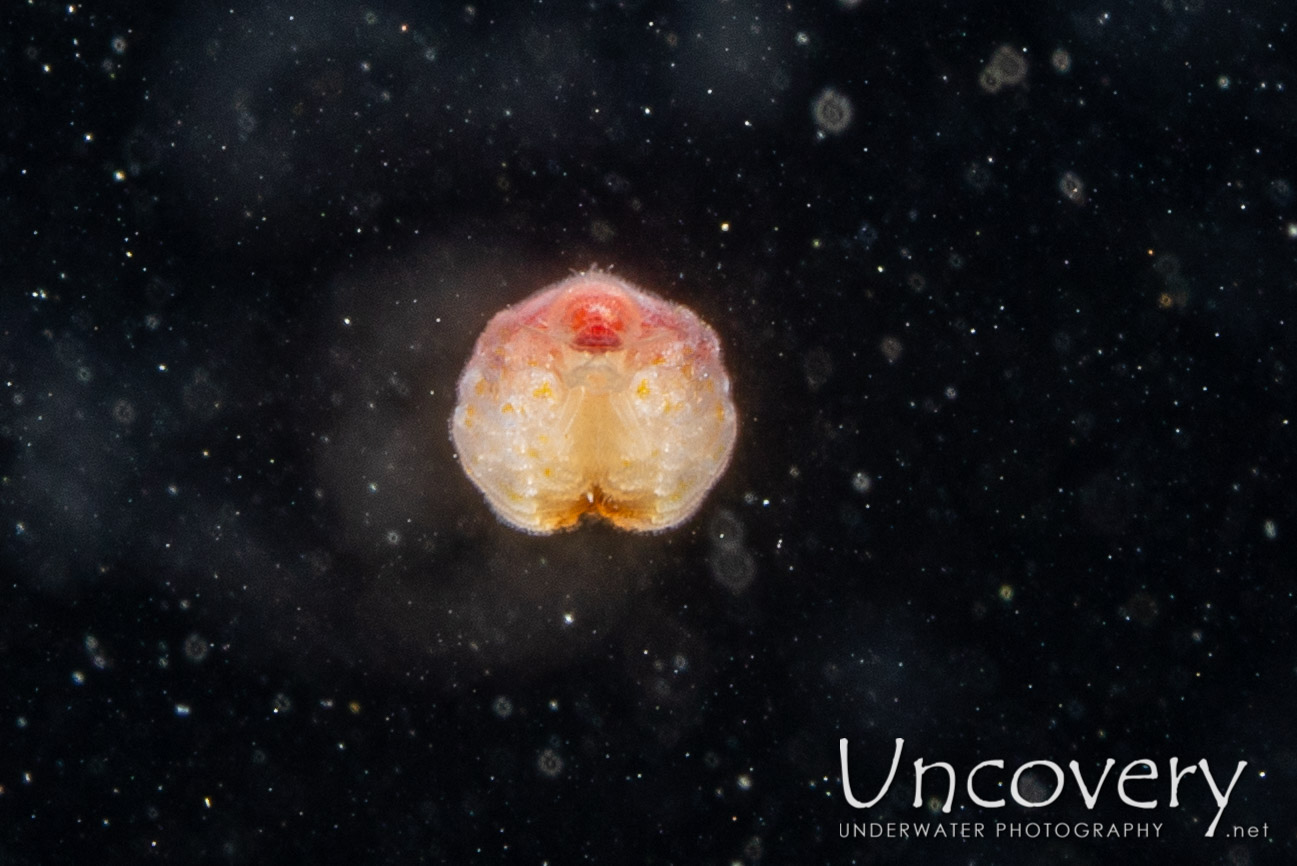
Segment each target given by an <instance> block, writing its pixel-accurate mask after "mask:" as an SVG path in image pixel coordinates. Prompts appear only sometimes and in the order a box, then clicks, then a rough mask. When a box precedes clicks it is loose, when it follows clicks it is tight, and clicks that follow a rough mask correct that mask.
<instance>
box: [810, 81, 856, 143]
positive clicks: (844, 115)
mask: <svg viewBox="0 0 1297 866" xmlns="http://www.w3.org/2000/svg"><path fill="white" fill-rule="evenodd" d="M854 114H855V110H854V108H853V107H852V105H851V100H850V99H848V98H847V97H846V96H845V95H843V94H842V93H840V92H838V91H837V90H834V89H833V88H832V87H826V88H824V89H823V90H821V91H820V95H819V96H817V97H815V102H814V103H813V104H812V106H811V116H812V118H814V120H815V125H816V126H817V127H819V130H820V132H821V133H823V134H827V135H837V134H839V133H841V132H842V131H844V130H845V129H846V128H847V127H848V126H850V125H851V120H852V117H853V115H854Z"/></svg>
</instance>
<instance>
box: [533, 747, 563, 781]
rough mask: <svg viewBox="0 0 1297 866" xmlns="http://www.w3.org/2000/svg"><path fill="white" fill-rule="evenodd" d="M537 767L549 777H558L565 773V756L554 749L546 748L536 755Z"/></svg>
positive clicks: (542, 773)
mask: <svg viewBox="0 0 1297 866" xmlns="http://www.w3.org/2000/svg"><path fill="white" fill-rule="evenodd" d="M536 769H537V770H539V771H540V774H541V775H542V776H545V777H546V778H548V779H557V778H558V777H559V776H560V775H562V773H563V756H562V755H560V754H559V753H558V752H556V751H554V750H553V749H545V750H544V751H542V752H541V753H540V754H539V755H538V756H537V757H536Z"/></svg>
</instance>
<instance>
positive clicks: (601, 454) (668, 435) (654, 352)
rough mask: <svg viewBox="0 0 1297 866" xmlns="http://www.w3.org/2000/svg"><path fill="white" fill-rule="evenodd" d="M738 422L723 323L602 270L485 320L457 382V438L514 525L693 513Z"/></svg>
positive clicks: (558, 525) (675, 521)
mask: <svg viewBox="0 0 1297 866" xmlns="http://www.w3.org/2000/svg"><path fill="white" fill-rule="evenodd" d="M737 430H738V418H737V416H736V414H735V411H734V404H733V402H732V401H731V399H730V381H729V377H728V376H727V375H726V373H725V368H724V366H723V365H722V362H721V347H720V342H719V340H717V338H716V332H715V331H713V330H712V329H711V328H710V327H708V326H707V324H706V323H704V322H703V321H702V320H701V319H699V318H698V316H697V315H695V314H694V313H693V312H692V311H691V310H688V309H686V308H684V307H682V306H679V305H678V304H673V303H671V302H669V301H666V300H664V299H662V298H659V297H658V296H656V295H653V294H650V293H649V292H646V291H644V290H643V289H640V288H637V287H635V286H633V285H631V284H630V283H628V282H626V281H625V280H621V279H618V278H617V277H614V276H612V275H611V274H606V273H601V272H599V271H590V272H589V273H582V274H577V275H575V276H572V277H569V278H568V279H566V280H563V281H562V282H560V283H557V284H555V285H552V286H549V287H548V288H544V289H541V290H540V291H539V292H537V293H536V294H534V295H532V296H531V297H529V298H527V299H526V300H524V301H522V302H521V303H519V304H517V305H514V306H511V307H506V308H505V309H504V310H501V311H500V312H499V313H497V314H496V315H495V317H494V318H492V319H491V321H490V322H489V323H487V326H486V330H484V331H483V332H482V335H481V336H480V337H478V339H477V345H476V346H474V348H473V355H472V357H471V358H469V361H468V366H467V367H465V368H464V373H463V375H462V376H461V377H460V380H459V400H458V403H457V405H456V406H455V414H454V416H453V417H452V419H451V436H452V438H453V439H454V441H455V447H456V449H457V450H458V452H459V459H460V462H461V463H462V464H463V466H464V471H465V472H466V473H468V477H469V478H471V479H472V481H473V483H474V484H476V485H477V486H478V488H479V489H480V490H481V491H482V493H483V494H485V496H486V500H487V502H488V503H490V505H491V507H492V508H493V509H494V510H495V513H496V514H497V515H499V517H500V519H501V520H503V521H504V522H505V523H507V524H509V525H510V526H513V527H516V528H518V529H521V530H524V531H526V532H534V533H549V532H555V531H557V530H560V529H564V528H567V527H571V526H574V525H575V524H576V523H577V522H578V521H579V520H580V519H581V517H582V515H584V514H592V515H595V516H597V517H602V518H604V519H606V520H608V521H609V522H611V523H612V524H613V525H614V526H617V527H619V528H621V529H628V530H632V531H635V532H656V531H659V530H663V529H670V528H671V527H673V526H678V525H679V524H681V523H683V522H684V521H686V520H688V519H689V517H690V516H692V515H693V513H694V512H695V511H697V510H698V507H699V506H700V505H701V504H702V501H703V498H704V497H705V496H706V495H707V491H709V490H710V489H711V488H712V485H714V484H715V483H716V481H717V479H718V478H720V476H721V474H722V473H723V472H724V471H725V466H726V464H727V463H728V462H729V459H730V453H731V451H733V448H734V438H735V435H736V433H737Z"/></svg>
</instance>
